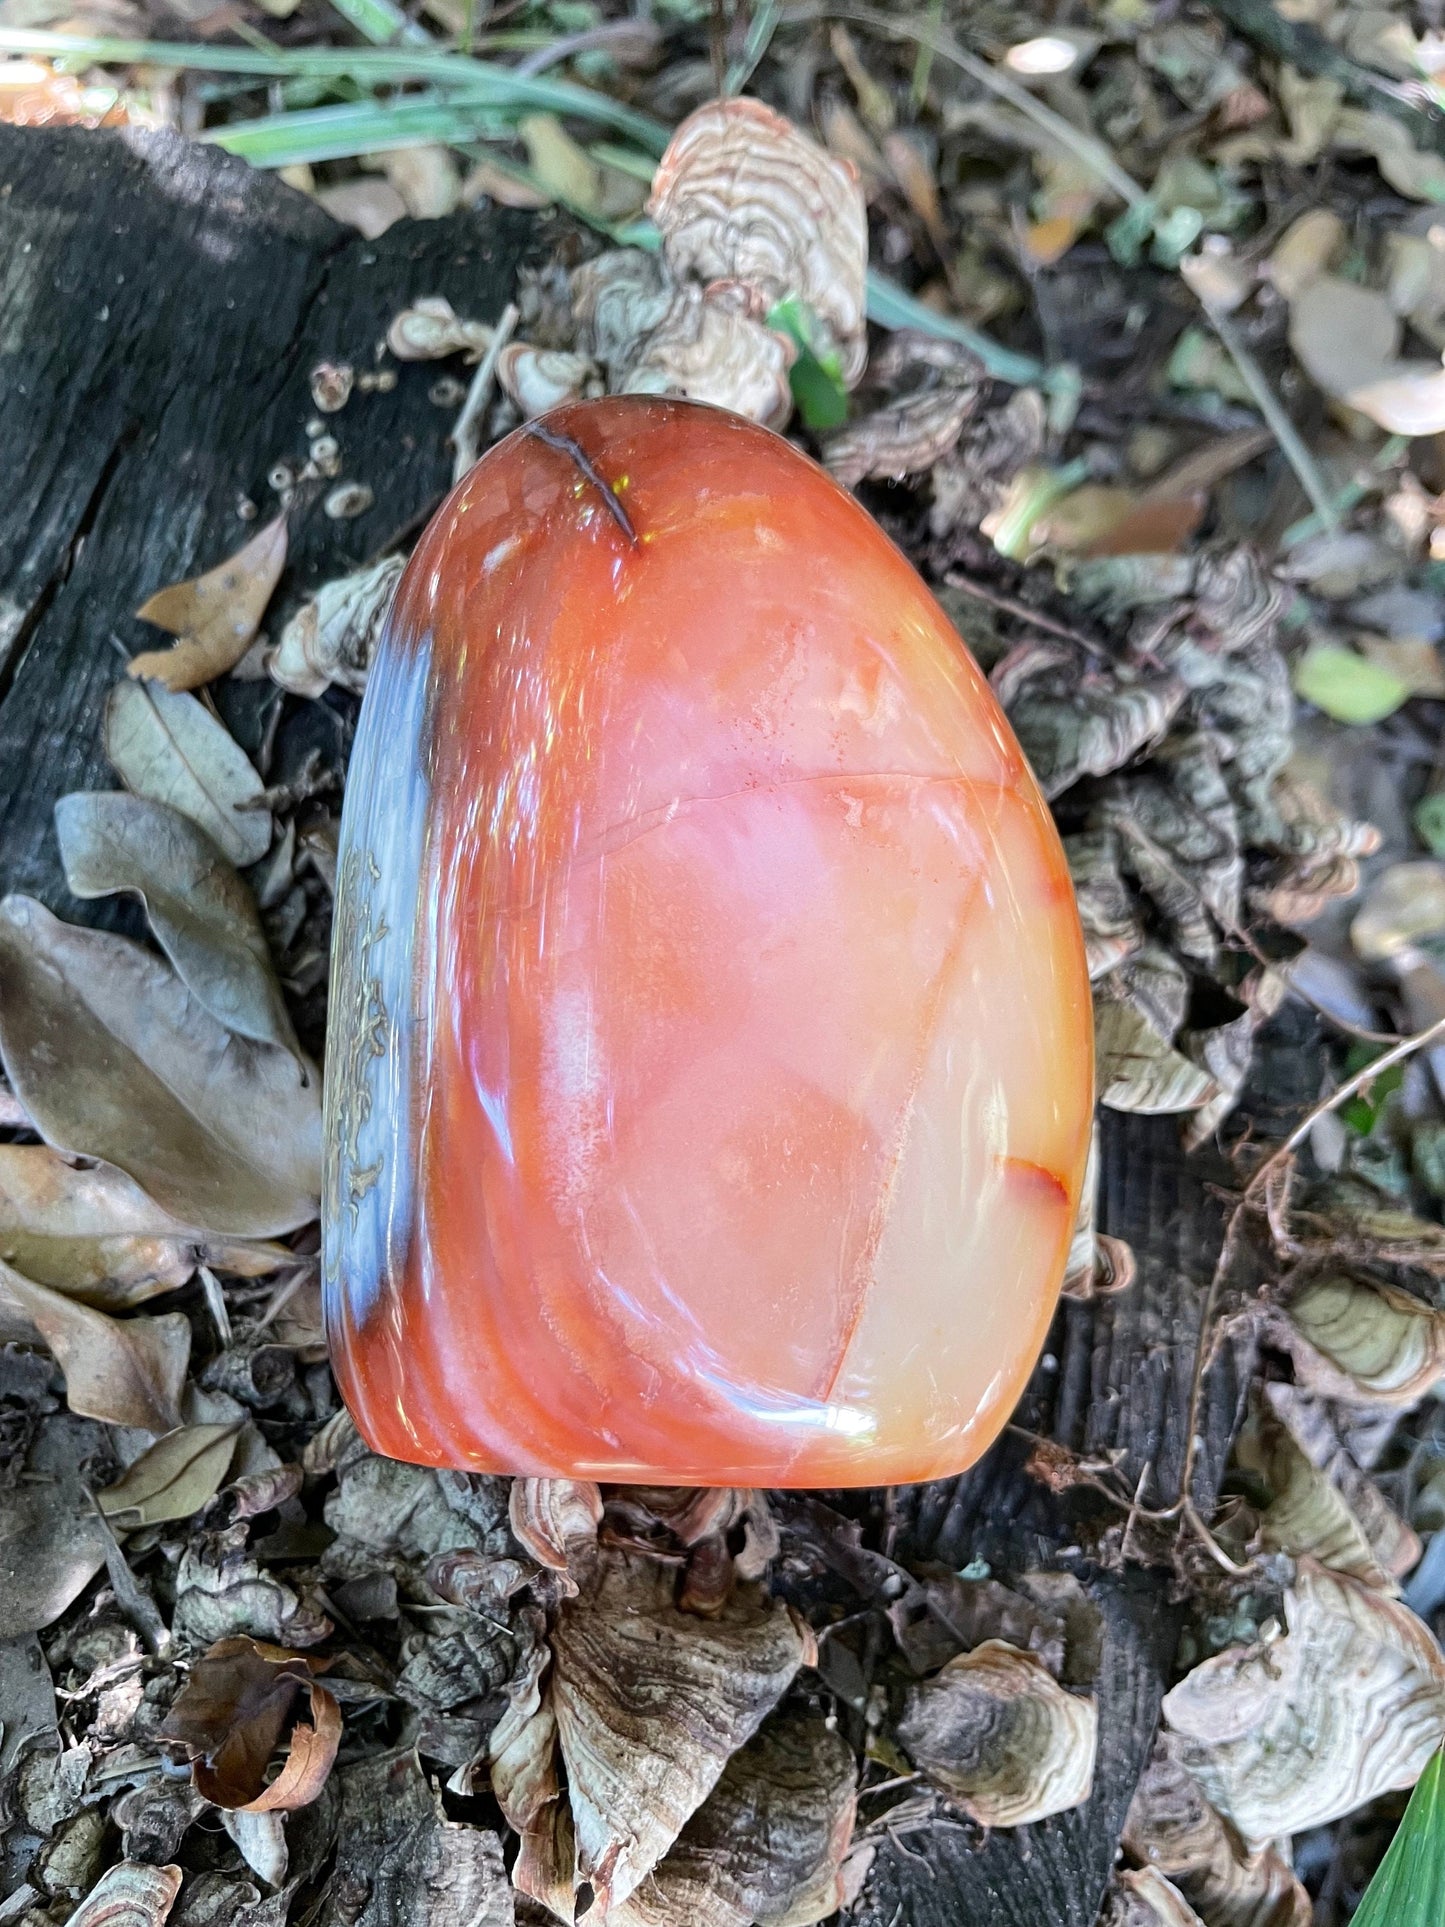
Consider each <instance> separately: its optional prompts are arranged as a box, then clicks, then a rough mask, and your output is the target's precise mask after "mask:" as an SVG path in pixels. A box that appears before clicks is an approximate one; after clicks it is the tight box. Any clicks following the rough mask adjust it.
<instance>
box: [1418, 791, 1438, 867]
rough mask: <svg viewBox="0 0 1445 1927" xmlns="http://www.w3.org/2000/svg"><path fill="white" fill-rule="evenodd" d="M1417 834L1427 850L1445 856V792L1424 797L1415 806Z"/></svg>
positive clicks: (1436, 792)
mask: <svg viewBox="0 0 1445 1927" xmlns="http://www.w3.org/2000/svg"><path fill="white" fill-rule="evenodd" d="M1415 833H1416V835H1417V836H1418V837H1419V839H1420V841H1421V842H1422V843H1423V844H1424V845H1425V847H1426V849H1427V850H1431V851H1433V852H1434V854H1435V855H1436V856H1445V790H1436V791H1435V792H1434V793H1433V794H1432V795H1430V796H1422V797H1421V798H1420V801H1419V802H1418V803H1417V804H1416V805H1415Z"/></svg>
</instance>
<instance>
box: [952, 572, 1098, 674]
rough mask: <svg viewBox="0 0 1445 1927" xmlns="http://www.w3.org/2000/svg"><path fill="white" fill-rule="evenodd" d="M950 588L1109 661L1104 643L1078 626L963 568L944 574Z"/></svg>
mask: <svg viewBox="0 0 1445 1927" xmlns="http://www.w3.org/2000/svg"><path fill="white" fill-rule="evenodd" d="M943 579H944V581H945V582H946V583H947V584H948V586H949V588H950V589H962V590H963V592H964V594H965V595H971V596H973V597H974V598H975V599H976V600H977V601H979V602H986V603H987V604H988V606H989V607H990V608H991V609H997V610H999V611H1000V612H1001V613H1002V614H1003V615H1006V616H1014V617H1016V618H1017V620H1018V621H1020V622H1027V623H1031V624H1032V625H1033V627H1034V628H1035V629H1042V630H1043V631H1044V632H1045V633H1046V634H1047V635H1051V636H1057V637H1058V638H1059V640H1060V641H1061V642H1071V643H1073V644H1074V646H1075V648H1078V649H1083V650H1084V651H1086V652H1087V654H1089V655H1091V656H1095V657H1097V658H1098V659H1099V661H1101V662H1107V661H1109V660H1110V657H1109V652H1108V650H1107V649H1105V648H1104V646H1103V644H1102V643H1097V642H1094V641H1093V640H1092V639H1091V638H1090V637H1088V636H1086V635H1084V634H1082V633H1081V632H1080V631H1079V630H1078V629H1071V628H1070V627H1069V625H1068V624H1067V623H1066V622H1056V621H1055V620H1054V618H1053V617H1052V616H1049V615H1045V614H1044V612H1043V611H1042V609H1031V608H1030V607H1029V605H1028V604H1027V603H1026V602H1019V601H1018V600H1017V599H1016V598H1015V597H1013V596H1011V595H1001V594H1000V593H999V591H998V590H997V589H990V588H988V587H987V586H986V585H985V584H984V583H982V582H978V581H976V580H975V579H974V577H973V576H971V575H965V574H964V573H963V571H962V570H961V569H950V570H949V571H948V573H947V574H946V575H945V576H944V578H943Z"/></svg>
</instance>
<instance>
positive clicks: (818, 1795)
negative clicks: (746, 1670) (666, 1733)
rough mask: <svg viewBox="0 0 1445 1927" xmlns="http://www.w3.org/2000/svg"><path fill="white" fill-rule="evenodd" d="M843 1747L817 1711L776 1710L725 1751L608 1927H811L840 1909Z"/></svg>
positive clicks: (845, 1836)
mask: <svg viewBox="0 0 1445 1927" xmlns="http://www.w3.org/2000/svg"><path fill="white" fill-rule="evenodd" d="M855 1779H856V1767H855V1765H854V1761H853V1753H852V1749H851V1748H850V1747H849V1746H848V1744H847V1742H846V1741H845V1740H844V1739H843V1738H842V1736H841V1735H840V1734H839V1733H838V1732H836V1731H835V1730H832V1729H830V1728H829V1727H828V1726H827V1725H826V1724H825V1723H824V1721H823V1720H822V1719H821V1718H819V1717H818V1716H817V1715H816V1714H812V1713H806V1712H801V1711H796V1712H795V1711H788V1712H782V1713H775V1714H774V1715H773V1716H772V1718H771V1719H769V1720H767V1721H765V1722H764V1724H763V1726H762V1728H761V1730H760V1731H759V1732H758V1733H757V1734H755V1735H754V1737H753V1738H752V1739H751V1740H750V1741H749V1742H748V1744H747V1745H746V1746H744V1747H742V1748H741V1749H740V1750H739V1751H738V1752H736V1753H734V1755H733V1756H732V1758H731V1759H730V1760H729V1761H728V1763H727V1765H726V1766H725V1767H724V1768H723V1771H722V1776H721V1778H720V1779H719V1780H718V1783H717V1785H716V1786H715V1787H714V1788H713V1790H712V1792H711V1793H710V1794H709V1795H708V1798H707V1799H706V1800H705V1801H704V1802H703V1804H702V1806H701V1807H699V1809H698V1811H697V1812H696V1813H695V1814H694V1815H693V1816H692V1818H691V1819H690V1820H689V1821H688V1823H687V1825H686V1826H685V1827H684V1828H683V1830H682V1832H681V1833H680V1834H679V1835H678V1838H677V1842H676V1844H675V1845H674V1846H673V1848H672V1850H671V1851H670V1852H669V1853H668V1854H667V1855H666V1857H665V1858H664V1859H663V1860H662V1861H661V1862H660V1863H659V1864H658V1866H656V1867H655V1868H654V1869H653V1871H652V1872H651V1873H650V1874H649V1875H648V1876H647V1878H646V1879H645V1880H643V1881H642V1882H641V1883H640V1884H639V1885H638V1886H637V1887H636V1888H635V1889H634V1890H633V1893H632V1895H631V1896H630V1898H629V1899H627V1900H625V1901H624V1902H623V1903H622V1904H621V1905H620V1906H617V1907H614V1908H613V1909H612V1912H611V1913H610V1914H609V1916H608V1919H609V1920H610V1921H612V1922H615V1923H616V1927H748V1923H750V1922H757V1923H759V1927H810V1924H811V1923H812V1922H814V1921H818V1920H824V1919H826V1918H827V1916H828V1915H829V1914H832V1913H835V1912H836V1911H837V1910H838V1908H839V1907H840V1906H842V1905H844V1904H845V1902H846V1900H847V1897H848V1896H847V1895H846V1893H845V1891H844V1880H843V1872H842V1867H843V1858H844V1855H845V1854H846V1853H847V1851H848V1847H849V1844H850V1842H851V1840H852V1837H853V1817H854V1808H855V1805H856V1792H855Z"/></svg>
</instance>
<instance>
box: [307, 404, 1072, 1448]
mask: <svg viewBox="0 0 1445 1927" xmlns="http://www.w3.org/2000/svg"><path fill="white" fill-rule="evenodd" d="M331 1010H332V1014H331V1034H330V1039H329V1052H328V1057H329V1063H330V1065H331V1072H330V1075H329V1077H328V1080H327V1090H328V1103H329V1107H330V1108H329V1115H328V1125H327V1136H328V1171H327V1182H326V1198H325V1206H324V1238H325V1252H324V1271H325V1287H324V1289H325V1297H326V1309H327V1319H328V1327H329V1333H330V1337H331V1343H332V1350H333V1357H334V1359H335V1363H336V1368H337V1372H338V1376H339V1379H340V1382H341V1385H342V1387H343V1389H344V1392H345V1395H346V1398H347V1402H348V1404H349V1405H350V1407H351V1410H352V1412H353V1414H354V1415H355V1418H356V1421H357V1424H358V1426H359V1427H360V1429H361V1431H362V1433H363V1434H364V1436H365V1437H366V1439H367V1440H368V1442H369V1443H371V1444H372V1445H373V1446H374V1447H375V1448H376V1449H377V1450H379V1451H383V1452H386V1453H388V1454H390V1455H391V1456H393V1457H395V1458H401V1459H409V1460H412V1461H416V1462H421V1463H424V1464H434V1465H444V1466H452V1467H463V1468H468V1469H471V1470H478V1471H480V1470H492V1471H508V1472H520V1473H525V1474H529V1475H532V1476H535V1477H548V1478H568V1479H602V1480H608V1481H619V1480H620V1481H629V1480H636V1481H638V1482H641V1483H647V1484H659V1485H736V1486H776V1485H802V1486H808V1485H813V1486H817V1485H844V1484H875V1483H880V1482H881V1483H887V1482H889V1481H894V1480H914V1479H925V1478H935V1477H941V1476H943V1475H945V1474H947V1473H951V1472H954V1471H957V1470H959V1469H961V1468H962V1467H964V1466H966V1465H968V1464H971V1463H972V1462H973V1460H974V1459H976V1458H977V1457H978V1455H979V1454H980V1453H981V1452H982V1451H983V1450H984V1449H985V1447H986V1446H987V1445H988V1444H989V1443H990V1442H991V1441H992V1439H993V1438H994V1437H995V1436H996V1435H997V1433H998V1431H999V1429H1000V1427H1001V1426H1002V1425H1003V1423H1004V1421H1005V1419H1006V1418H1007V1416H1008V1413H1009V1411H1010V1409H1011V1407H1012V1405H1013V1403H1014V1400H1015V1398H1016V1397H1017V1395H1018V1392H1019V1390H1020V1388H1021V1387H1022V1385H1023V1382H1024V1379H1025V1377H1026V1376H1027V1374H1028V1371H1029V1369H1030V1368H1031V1366H1032V1364H1033V1361H1034V1358H1035V1357H1036V1355H1037V1353H1038V1350H1039V1347H1040V1345H1041V1343H1042V1340H1043V1337H1044V1333H1045V1331H1046V1329H1047V1326H1048V1322H1049V1319H1050V1316H1051V1314H1052V1311H1053V1308H1054V1303H1055V1300H1056V1298H1057V1294H1058V1290H1059V1285H1060V1281H1061V1279H1062V1275H1063V1270H1064V1265H1065V1260H1066V1257H1067V1254H1068V1250H1069V1244H1070V1238H1071V1234H1072V1230H1073V1226H1074V1222H1075V1217H1076V1213H1077V1209H1078V1204H1079V1196H1080V1188H1081V1184H1082V1180H1083V1174H1084V1166H1085V1162H1086V1158H1087V1154H1088V1148H1089V1134H1090V1122H1091V1111H1092V1078H1091V1043H1090V1015H1089V989H1088V979H1087V972H1086V968H1085V960H1084V947H1083V940H1082V936H1081V933H1080V928H1079V920H1078V916H1077V912H1076V910H1075V907H1074V901H1073V893H1072V889H1071V887H1070V882H1069V875H1068V869H1067V866H1066V864H1065V861H1064V856H1063V851H1062V849H1061V847H1060V844H1059V841H1058V837H1057V835H1056V833H1055V831H1054V828H1053V824H1052V822H1051V820H1050V818H1049V814H1048V811H1047V809H1046V807H1045V806H1044V803H1043V801H1042V798H1041V797H1040V795H1039V792H1038V789H1037V787H1036V785H1035V784H1034V782H1033V779H1032V777H1031V776H1030V774H1029V771H1028V769H1027V766H1026V765H1025V763H1024V759H1023V756H1022V754H1021V752H1020V750H1019V747H1018V744H1017V743H1016V742H1015V740H1014V738H1013V736H1012V734H1011V732H1010V730H1009V728H1008V725H1007V723H1006V722H1005V720H1004V717H1003V715H1002V713H1001V711H1000V710H999V708H998V705H997V703H996V702H995V700H994V698H993V696H992V695H991V694H990V692H989V690H988V688H987V686H986V684H985V683H984V681H983V679H982V677H981V676H980V675H979V673H978V671H977V670H976V669H975V667H974V665H973V663H972V661H971V659H970V658H969V657H968V656H967V654H966V652H965V651H964V650H963V649H962V647H961V646H960V644H959V641H958V638H957V636H956V634H955V632H954V631H953V629H952V627H951V625H950V624H949V623H948V621H947V619H946V618H945V616H944V615H943V613H942V611H941V610H940V609H939V607H938V605H937V604H936V603H935V602H934V600H933V598H932V597H931V596H930V595H929V593H928V591H927V590H926V588H925V587H924V585H923V584H922V582H921V581H920V580H919V578H918V577H917V576H916V575H915V574H914V572H913V571H912V569H910V568H909V566H908V565H907V563H906V562H905V561H904V560H903V558H902V557H901V556H900V555H899V553H898V552H897V550H896V549H894V548H893V546H892V545H891V544H890V543H889V542H888V541H887V540H886V538H885V537H884V536H883V534H882V533H881V531H880V530H879V529H878V527H877V526H876V524H875V523H874V522H872V521H871V519H870V518H869V517H868V516H867V515H866V514H865V512H864V511H863V510H862V509H861V508H860V507H859V506H858V505H857V504H856V503H855V502H854V501H852V499H851V498H850V497H849V496H848V495H847V494H846V493H845V492H844V491H843V490H842V489H840V488H839V487H838V486H837V485H836V484H835V483H834V482H832V481H831V480H830V479H829V478H828V477H827V476H825V475H824V474H823V473H822V471H821V470H819V469H818V468H816V467H815V466H814V465H813V464H812V463H810V462H809V461H807V460H806V459H805V458H804V457H803V456H801V455H800V454H799V453H798V452H797V451H796V450H794V449H792V448H791V447H789V445H788V444H787V443H786V442H784V441H782V440H780V439H779V438H777V437H776V436H773V435H771V434H769V433H767V432H766V431H765V430H763V429H760V428H758V427H756V426H755V425H753V424H751V423H748V422H745V421H743V420H741V419H740V418H737V417H735V416H732V415H729V414H726V413H723V412H722V411H719V410H715V409H710V408H704V407H699V406H697V405H695V404H690V403H686V402H676V401H664V400H652V399H644V398H641V397H634V398H627V397H614V398H612V399H609V400H605V401H598V402H591V403H586V402H583V403H576V404H572V405H569V406H567V407H565V408H562V409H560V410H557V411H556V412H554V413H553V414H550V415H548V416H546V417H545V418H544V419H543V420H541V421H540V422H536V423H532V424H529V425H528V426H526V427H524V428H522V429H520V430H518V431H517V433H515V434H514V435H512V436H511V437H510V438H509V439H508V440H506V441H505V442H502V443H500V444H499V445H498V446H497V447H496V448H495V449H493V450H492V451H491V452H490V453H489V454H487V455H486V456H485V457H484V458H483V459H482V461H481V462H479V463H478V465H477V466H476V468H475V469H474V470H473V471H472V472H471V474H470V475H468V476H467V478H466V479H465V481H464V482H463V483H462V484H461V485H460V487H459V488H458V489H457V490H456V491H455V492H454V493H453V494H452V496H451V497H450V498H449V500H448V502H447V503H446V505H445V506H444V507H443V509H442V510H441V512H440V513H439V515H438V516H437V518H436V520H435V521H434V522H433V524H432V525H431V528H430V529H429V530H428V532H427V533H426V535H425V536H424V537H423V538H422V541H421V543H420V545H419V547H418V549H417V551H416V553H415V555H414V557H413V559H412V561H411V562H410V564H409V565H408V567H407V570H406V573H405V576H404V578H403V580H402V583H401V586H400V588H399V590H398V594H397V599H396V602H395V604H394V605H393V608H392V611H391V614H390V616H389V617H388V620H387V624H386V627H385V629H384V632H383V635H382V638H381V641H380V643H379V645H378V649H377V652H376V658H375V662H374V664H373V666H372V669H371V673H370V677H369V681H368V687H367V693H366V699H365V703H364V706H363V710H362V716H361V721H360V725H359V728H358V735H357V743H356V749H355V753H354V757H353V763H352V771H351V776H350V779H349V781H348V785H347V795H346V808H345V815H344V818H343V825H342V837H341V848H340V854H339V865H338V892H337V929H336V938H335V952H334V980H333V996H332V1006H331Z"/></svg>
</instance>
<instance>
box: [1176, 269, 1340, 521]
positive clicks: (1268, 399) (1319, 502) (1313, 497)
mask: <svg viewBox="0 0 1445 1927" xmlns="http://www.w3.org/2000/svg"><path fill="white" fill-rule="evenodd" d="M1199 305H1200V306H1201V307H1202V308H1203V310H1204V312H1205V314H1206V315H1207V316H1208V319H1209V325H1210V327H1212V328H1213V330H1214V332H1215V333H1216V334H1217V335H1218V336H1219V339H1220V340H1221V341H1222V342H1223V343H1224V347H1225V351H1226V353H1227V354H1228V355H1229V358H1230V360H1231V361H1232V362H1233V363H1234V365H1235V367H1236V368H1237V369H1238V370H1239V372H1240V375H1241V376H1242V377H1243V380H1244V385H1245V387H1246V388H1248V390H1249V392H1250V394H1251V395H1252V396H1253V397H1254V404H1255V406H1256V408H1258V410H1259V412H1260V414H1261V415H1263V416H1264V419H1265V422H1266V424H1267V425H1268V427H1269V431H1270V433H1271V434H1272V435H1273V436H1274V438H1275V440H1276V441H1277V442H1278V443H1279V446H1280V453H1281V454H1282V455H1283V456H1284V458H1285V460H1286V461H1287V462H1288V463H1289V465H1290V467H1291V468H1292V469H1293V470H1294V472H1295V475H1296V476H1297V477H1298V479H1299V485H1300V487H1301V488H1302V489H1303V490H1304V492H1305V494H1306V495H1307V496H1308V497H1309V499H1310V504H1311V506H1312V507H1313V509H1314V512H1315V514H1316V515H1317V516H1318V517H1319V518H1320V521H1321V522H1322V523H1323V524H1324V526H1325V527H1326V528H1327V529H1337V528H1338V527H1339V526H1340V513H1339V508H1338V506H1337V505H1336V502H1335V499H1334V497H1333V496H1332V495H1331V494H1330V491H1329V489H1328V487H1327V486H1326V484H1325V479H1324V477H1323V476H1322V475H1321V474H1320V471H1319V465H1318V464H1317V463H1316V461H1315V458H1314V456H1313V455H1312V454H1311V453H1310V451H1309V449H1308V448H1307V447H1306V446H1305V441H1304V437H1303V436H1302V435H1301V434H1300V432H1299V430H1298V429H1297V428H1296V427H1295V425H1294V423H1293V422H1292V421H1291V420H1290V418H1289V416H1288V414H1287V413H1286V412H1285V408H1284V404H1283V402H1281V401H1280V399H1279V397H1278V395H1276V394H1275V392H1274V390H1273V389H1272V388H1271V387H1270V385H1269V382H1268V381H1267V380H1266V379H1265V373H1264V370H1263V369H1262V368H1261V367H1260V365H1259V363H1258V362H1257V361H1256V360H1255V358H1254V356H1253V355H1252V354H1251V353H1250V352H1249V349H1248V348H1246V347H1245V345H1244V337H1243V336H1242V335H1241V334H1240V332H1239V330H1238V329H1237V328H1236V327H1235V325H1234V323H1233V322H1232V321H1231V320H1230V318H1229V316H1228V315H1227V314H1225V313H1223V312H1222V310H1220V309H1218V308H1214V307H1211V306H1210V304H1209V303H1208V302H1207V301H1201V302H1200V304H1199Z"/></svg>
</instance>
